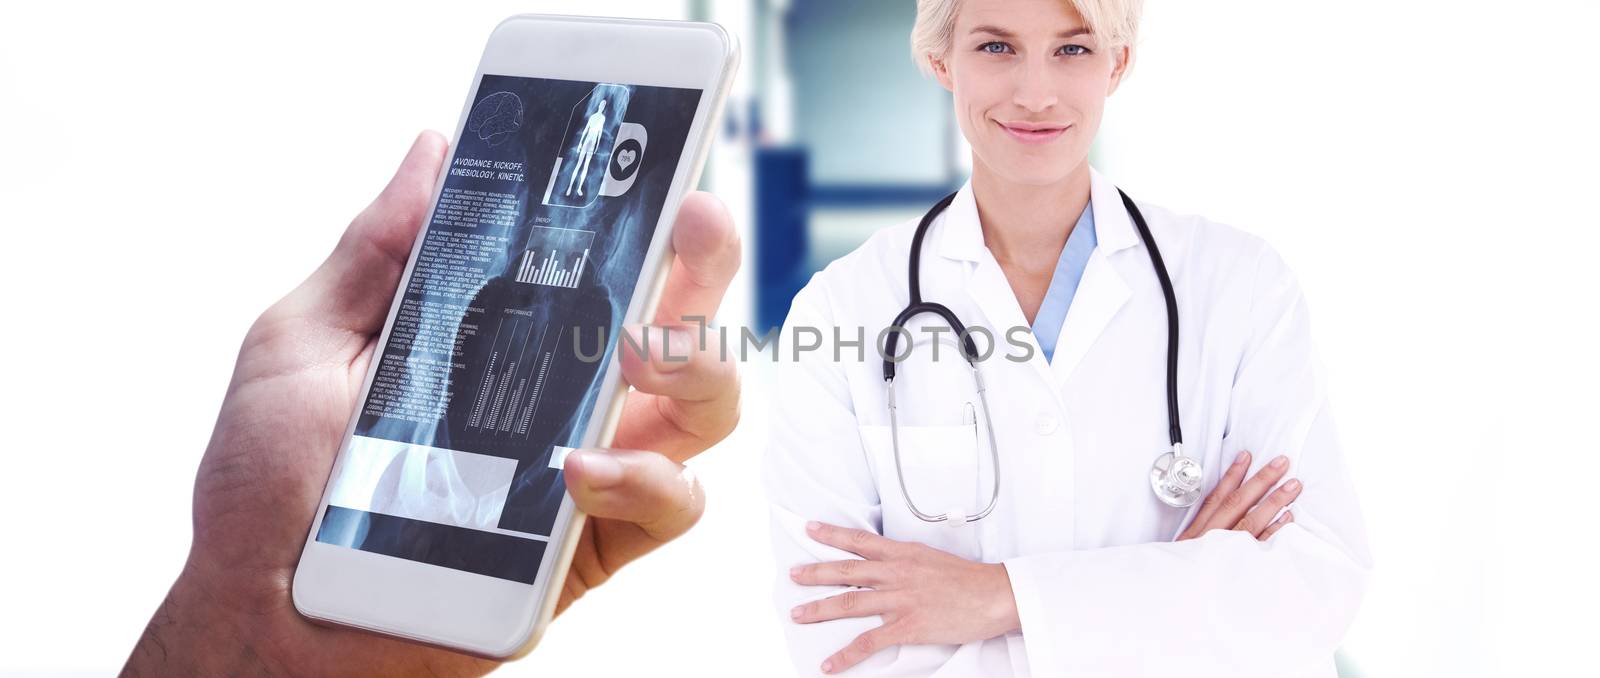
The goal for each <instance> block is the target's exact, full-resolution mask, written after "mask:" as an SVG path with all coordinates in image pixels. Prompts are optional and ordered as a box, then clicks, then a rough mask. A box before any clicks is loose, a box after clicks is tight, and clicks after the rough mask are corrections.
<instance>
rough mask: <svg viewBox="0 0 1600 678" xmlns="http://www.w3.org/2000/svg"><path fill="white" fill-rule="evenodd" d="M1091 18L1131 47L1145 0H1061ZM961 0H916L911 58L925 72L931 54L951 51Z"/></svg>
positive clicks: (1106, 35)
mask: <svg viewBox="0 0 1600 678" xmlns="http://www.w3.org/2000/svg"><path fill="white" fill-rule="evenodd" d="M1061 1H1062V2H1064V3H1067V4H1068V5H1071V6H1072V8H1073V9H1076V10H1078V14H1079V15H1080V16H1082V17H1083V20H1084V21H1086V22H1088V24H1089V30H1092V31H1094V34H1095V36H1096V37H1098V38H1100V39H1101V40H1103V41H1105V43H1106V44H1107V45H1109V46H1112V47H1121V46H1123V45H1127V46H1129V47H1132V46H1133V44H1134V41H1135V40H1136V39H1137V38H1138V37H1139V14H1140V13H1141V12H1143V11H1144V0H1061ZM960 6H961V0H917V22H916V24H914V25H913V26H912V28H911V58H912V59H913V60H915V61H916V62H917V68H920V69H922V72H923V73H927V74H929V75H932V74H933V63H932V58H933V57H934V56H935V55H937V56H940V57H943V56H944V55H946V54H949V53H950V42H951V40H952V39H953V38H954V35H953V34H954V33H955V30H956V10H958V9H960Z"/></svg>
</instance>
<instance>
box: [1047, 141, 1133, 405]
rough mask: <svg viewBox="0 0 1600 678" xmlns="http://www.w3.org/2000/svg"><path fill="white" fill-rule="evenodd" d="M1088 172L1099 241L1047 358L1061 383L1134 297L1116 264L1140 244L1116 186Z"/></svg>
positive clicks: (1094, 173) (1097, 173) (1056, 379)
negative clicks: (1052, 354)
mask: <svg viewBox="0 0 1600 678" xmlns="http://www.w3.org/2000/svg"><path fill="white" fill-rule="evenodd" d="M1089 174H1090V182H1089V183H1090V196H1089V199H1090V201H1091V202H1093V204H1094V216H1095V237H1096V239H1097V240H1098V241H1099V243H1098V244H1097V245H1096V246H1095V249H1094V252H1092V253H1090V255H1089V263H1088V265H1087V266H1085V267H1084V270H1083V279H1082V281H1081V282H1079V284H1078V291H1077V293H1076V295H1075V296H1073V298H1072V307H1071V308H1070V309H1068V311H1067V318H1066V320H1065V321H1064V323H1063V324H1062V327H1061V336H1060V339H1058V340H1057V342H1056V352H1055V356H1054V357H1053V358H1052V359H1051V361H1050V368H1051V370H1052V371H1053V372H1054V373H1055V381H1056V383H1058V384H1063V385H1065V384H1066V383H1067V380H1068V379H1070V378H1071V377H1072V372H1073V370H1074V369H1076V368H1077V366H1078V364H1079V363H1080V362H1082V361H1083V357H1084V356H1085V355H1087V354H1088V353H1089V349H1090V347H1092V346H1094V343H1095V341H1097V340H1098V339H1099V338H1100V335H1101V334H1103V333H1105V330H1106V327H1107V326H1109V325H1110V324H1111V320H1112V318H1115V317H1116V315H1117V312H1118V311H1119V310H1121V309H1122V306H1123V305H1124V304H1126V303H1127V302H1128V299H1129V298H1130V297H1132V296H1133V290H1132V289H1131V288H1130V287H1129V286H1128V283H1127V281H1126V280H1123V278H1122V274H1121V273H1120V272H1118V270H1117V266H1116V264H1115V262H1116V260H1117V258H1118V256H1119V255H1118V252H1121V251H1122V250H1125V249H1129V248H1131V247H1133V246H1134V245H1136V244H1138V243H1139V239H1138V235H1137V233H1136V232H1135V231H1134V228H1133V221H1132V220H1131V219H1130V218H1129V216H1128V211H1127V208H1126V207H1125V206H1124V205H1123V204H1122V196H1121V195H1119V194H1118V193H1117V187H1116V186H1115V185H1113V184H1112V183H1111V182H1110V181H1108V180H1106V179H1105V178H1104V177H1102V176H1100V173H1099V172H1096V171H1094V170H1090V173H1089Z"/></svg>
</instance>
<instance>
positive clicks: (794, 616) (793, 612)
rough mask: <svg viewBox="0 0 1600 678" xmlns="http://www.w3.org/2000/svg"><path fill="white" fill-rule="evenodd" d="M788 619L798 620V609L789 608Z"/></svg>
mask: <svg viewBox="0 0 1600 678" xmlns="http://www.w3.org/2000/svg"><path fill="white" fill-rule="evenodd" d="M789 618H790V619H799V618H800V608H799V607H793V608H790V609H789Z"/></svg>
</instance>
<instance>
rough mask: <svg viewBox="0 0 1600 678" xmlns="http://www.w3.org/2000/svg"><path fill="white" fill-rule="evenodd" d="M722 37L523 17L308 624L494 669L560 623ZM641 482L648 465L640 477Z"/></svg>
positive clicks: (465, 138) (484, 104)
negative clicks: (627, 338)
mask: <svg viewBox="0 0 1600 678" xmlns="http://www.w3.org/2000/svg"><path fill="white" fill-rule="evenodd" d="M736 54H737V52H736V48H735V47H734V45H733V44H732V41H731V39H730V38H729V37H728V36H727V35H726V34H725V33H724V32H722V31H721V30H720V29H719V28H716V27H715V26H711V25H707V24H689V23H677V22H653V21H626V20H602V19H578V18H565V17H561V18H558V17H533V16H528V17H515V18H513V19H510V20H507V21H506V22H505V23H503V24H501V25H500V26H499V27H498V28H497V29H496V30H495V32H494V34H493V35H492V36H491V38H490V41H489V45H488V47H487V48H486V49H485V53H484V56H483V60H482V62H481V64H480V67H479V73H478V74H477V76H476V77H475V79H474V81H473V87H472V89H471V94H470V96H469V98H468V101H467V104H466V106H465V107H464V109H463V112H462V118H461V123H460V125H459V127H458V130H457V141H456V145H455V147H454V149H453V153H452V154H451V156H450V157H449V158H448V159H447V162H446V165H445V168H444V171H443V172H442V173H441V176H440V178H439V180H438V183H437V185H436V187H435V191H434V204H433V207H432V210H431V214H430V216H429V219H428V221H427V223H426V225H425V227H424V229H423V231H422V232H421V233H420V234H419V235H418V236H417V239H416V243H415V245H414V247H413V249H412V252H411V259H410V262H409V264H408V266H407V269H406V271H405V273H404V274H403V275H402V276H401V278H400V281H401V284H400V286H399V289H398V291H397V292H396V293H395V296H394V301H393V303H392V305H391V307H390V311H389V315H388V319H387V322H386V323H385V326H384V329H383V332H382V334H381V335H380V337H379V339H378V342H377V344H376V346H377V349H376V351H375V352H374V354H373V356H372V359H371V363H370V366H369V369H368V371H367V373H366V375H365V383H364V385H363V387H362V390H361V396H360V398H359V406H358V408H357V409H356V412H355V413H354V416H353V417H352V418H351V421H350V423H349V426H348V427H347V429H346V432H345V435H344V441H343V443H342V444H341V445H340V452H339V455H338V458H337V460H336V462H335V464H334V468H333V471H332V474H331V477H330V479H329V481H328V485H327V488H326V490H325V491H324V493H323V498H322V502H321V505H320V506H319V507H318V509H317V511H316V514H315V516H314V518H313V521H312V524H311V530H310V535H309V538H308V539H307V542H306V545H305V550H304V552H303V553H302V554H301V558H300V562H299V565H298V567H297V569H296V571H295V575H294V582H293V599H294V603H295V607H296V608H297V609H298V610H299V611H300V612H301V613H302V614H304V615H306V616H307V617H310V618H313V619H316V620H319V621H322V622H325V623H331V624H337V625H342V626H349V627H355V628H360V629H364V630H367V631H374V632H378V633H383V634H386V635H391V636H395V637H400V638H405V639H408V640H412V641H416V642H422V643H426V644H431V645H436V646H440V647H444V648H448V649H451V650H455V651H459V652H465V653H470V654H475V655H479V656H484V657H491V658H508V657H513V656H518V655H520V654H522V653H525V652H527V651H528V650H529V649H531V647H532V646H533V644H534V643H535V642H536V641H537V638H538V636H539V635H540V633H542V631H543V629H544V627H545V625H546V624H547V623H548V622H549V620H550V618H551V617H552V616H553V614H554V611H555V609H556V605H557V603H558V601H559V599H560V594H561V592H562V588H563V587H562V583H563V582H564V581H565V579H566V572H567V568H568V566H569V563H570V561H571V558H572V554H573V552H574V549H575V548H576V546H577V541H578V537H579V535H580V534H581V530H582V524H583V522H582V521H583V516H582V515H581V513H579V512H578V511H576V510H575V508H574V506H573V504H572V501H571V499H570V498H569V497H568V496H567V490H566V484H565V474H564V472H563V467H564V462H565V458H566V455H568V454H570V453H571V452H572V450H575V449H577V448H582V447H593V446H604V445H607V444H608V443H609V442H610V440H611V437H612V434H613V431H614V430H615V427H616V424H617V420H618V416H619V415H620V413H621V404H622V401H623V400H622V399H623V396H624V395H625V394H626V389H625V388H624V387H623V385H622V384H621V380H620V370H621V368H620V364H619V360H618V355H617V353H618V351H620V350H627V349H624V348H619V345H618V334H619V331H620V330H621V328H622V327H623V326H624V325H630V324H634V323H638V322H642V321H646V320H649V319H650V318H652V317H653V310H654V306H655V303H656V299H657V296H658V295H659V294H660V292H661V289H662V285H663V283H664V282H665V280H666V276H667V273H668V271H669V270H670V268H671V261H672V259H671V248H670V239H671V228H670V225H671V223H672V221H673V218H674V215H675V214H676V213H677V210H678V205H679V203H680V202H681V201H682V199H683V196H684V195H685V194H686V193H687V192H688V191H689V190H690V189H691V188H692V187H693V185H694V183H695V181H696V178H697V177H698V174H699V170H700V167H701V165H702V163H703V161H704V156H705V154H706V150H707V146H708V145H709V142H710V139H711V136H712V132H713V130H714V129H715V124H714V123H715V120H716V118H717V115H718V113H719V111H720V108H721V105H722V101H723V98H724V96H725V94H726V90H727V87H728V82H729V80H730V78H731V74H732V71H733V68H734V64H735V62H736V58H737V57H736ZM623 463H631V462H629V461H627V460H626V459H624V460H623Z"/></svg>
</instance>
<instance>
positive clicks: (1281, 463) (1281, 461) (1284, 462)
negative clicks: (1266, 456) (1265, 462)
mask: <svg viewBox="0 0 1600 678" xmlns="http://www.w3.org/2000/svg"><path fill="white" fill-rule="evenodd" d="M1288 465H1289V458H1288V457H1285V456H1283V455H1278V458H1277V459H1273V460H1272V468H1276V469H1281V468H1283V467H1285V466H1288Z"/></svg>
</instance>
